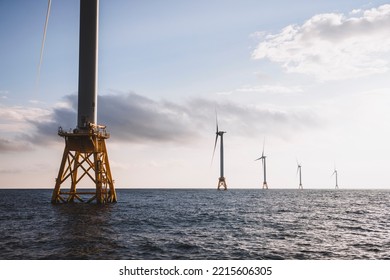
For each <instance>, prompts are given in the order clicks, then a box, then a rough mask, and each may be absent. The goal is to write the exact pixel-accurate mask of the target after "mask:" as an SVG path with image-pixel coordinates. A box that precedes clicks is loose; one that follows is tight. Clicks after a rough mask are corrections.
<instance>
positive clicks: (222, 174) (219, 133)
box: [211, 113, 227, 191]
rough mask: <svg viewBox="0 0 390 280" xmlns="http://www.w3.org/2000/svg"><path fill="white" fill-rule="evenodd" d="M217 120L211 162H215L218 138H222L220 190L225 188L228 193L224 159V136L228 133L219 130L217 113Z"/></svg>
mask: <svg viewBox="0 0 390 280" xmlns="http://www.w3.org/2000/svg"><path fill="white" fill-rule="evenodd" d="M215 119H216V126H217V129H216V132H215V134H216V136H215V143H214V150H213V157H212V160H211V161H213V159H214V154H215V149H216V147H217V142H218V137H221V141H220V175H219V179H218V190H220V189H221V187H223V189H224V190H225V191H226V190H227V185H226V181H225V175H224V158H223V135H224V134H225V133H226V131H220V130H219V129H218V116H217V113H215Z"/></svg>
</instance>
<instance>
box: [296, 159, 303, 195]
mask: <svg viewBox="0 0 390 280" xmlns="http://www.w3.org/2000/svg"><path fill="white" fill-rule="evenodd" d="M297 165H298V168H297V174H298V173H299V187H298V189H299V190H303V186H302V165H301V164H300V163H298V162H297Z"/></svg>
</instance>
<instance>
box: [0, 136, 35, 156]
mask: <svg viewBox="0 0 390 280" xmlns="http://www.w3.org/2000/svg"><path fill="white" fill-rule="evenodd" d="M28 150H31V146H30V145H29V144H28V143H26V142H23V141H20V140H9V139H4V138H0V153H6V152H23V151H28Z"/></svg>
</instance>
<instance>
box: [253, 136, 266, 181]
mask: <svg viewBox="0 0 390 280" xmlns="http://www.w3.org/2000/svg"><path fill="white" fill-rule="evenodd" d="M264 146H265V140H264V142H263V152H262V153H261V157H259V158H258V159H256V160H260V159H261V163H262V165H263V175H264V180H263V189H268V184H267V167H266V158H267V157H266V156H265V155H264ZM256 160H255V161H256Z"/></svg>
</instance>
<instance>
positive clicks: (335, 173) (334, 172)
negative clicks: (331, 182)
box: [332, 167, 339, 190]
mask: <svg viewBox="0 0 390 280" xmlns="http://www.w3.org/2000/svg"><path fill="white" fill-rule="evenodd" d="M333 175H335V178H336V185H335V189H336V190H338V188H339V183H338V175H337V169H336V167H335V168H334V171H333V174H332V176H333Z"/></svg>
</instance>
